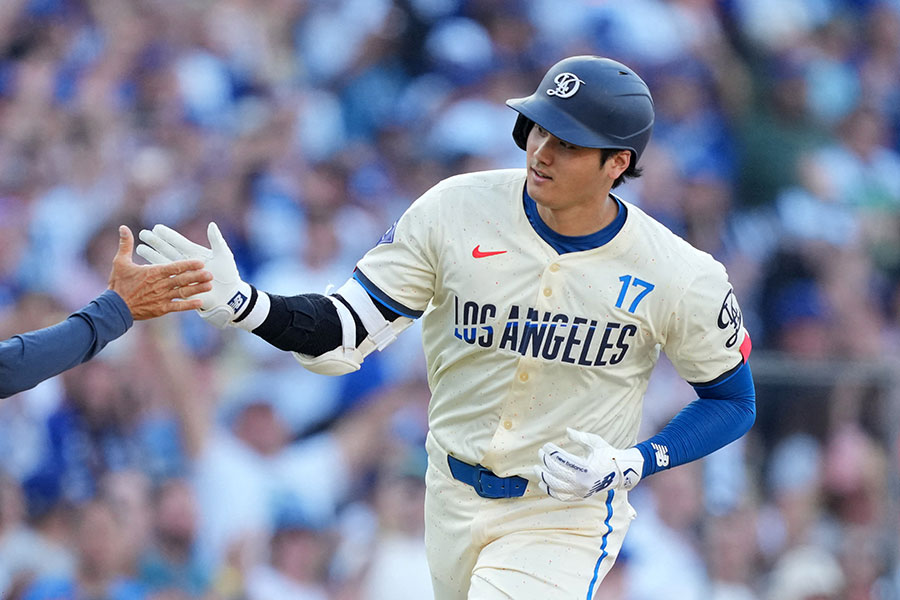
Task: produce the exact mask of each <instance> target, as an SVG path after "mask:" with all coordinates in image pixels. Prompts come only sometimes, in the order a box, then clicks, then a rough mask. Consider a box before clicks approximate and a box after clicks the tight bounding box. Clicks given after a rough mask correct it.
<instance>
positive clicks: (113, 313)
mask: <svg viewBox="0 0 900 600" xmlns="http://www.w3.org/2000/svg"><path fill="white" fill-rule="evenodd" d="M132 323H133V320H132V317H131V311H129V310H128V305H126V304H125V301H124V300H122V298H121V297H120V296H119V295H118V294H117V293H115V292H113V291H112V290H106V291H105V292H103V293H102V294H100V295H99V296H98V297H97V298H95V299H94V300H93V301H91V303H90V304H88V305H87V306H86V307H84V308H83V309H82V310H80V311H78V312H76V313H74V314H72V315H71V316H70V317H69V318H68V319H66V320H65V321H62V322H61V323H57V324H56V325H53V326H51V327H47V328H45V329H39V330H37V331H30V332H28V333H23V334H21V335H14V336H12V337H11V338H9V339H8V340H4V341H2V342H0V398H6V397H8V396H12V395H13V394H17V393H19V392H21V391H24V390H27V389H30V388H32V387H34V386H36V385H37V384H38V383H40V382H41V381H43V380H45V379H47V378H50V377H53V376H54V375H58V374H59V373H62V372H63V371H65V370H67V369H70V368H72V367H74V366H75V365H78V364H81V363H83V362H84V361H86V360H89V359H90V358H91V357H93V356H94V355H95V354H97V353H98V352H99V351H100V350H102V349H103V347H104V346H106V344H108V343H109V342H110V341H112V340H114V339H116V338H117V337H119V336H121V335H122V334H123V333H125V332H126V331H128V328H129V327H131V325H132Z"/></svg>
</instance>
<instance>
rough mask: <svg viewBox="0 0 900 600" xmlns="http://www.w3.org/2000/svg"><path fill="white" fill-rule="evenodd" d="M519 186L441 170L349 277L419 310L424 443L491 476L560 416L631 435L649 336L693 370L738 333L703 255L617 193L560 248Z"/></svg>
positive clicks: (703, 372) (714, 362)
mask: <svg viewBox="0 0 900 600" xmlns="http://www.w3.org/2000/svg"><path fill="white" fill-rule="evenodd" d="M524 185H525V170H524V169H509V170H498V171H487V172H481V173H470V174H465V175H459V176H456V177H452V178H449V179H447V180H444V181H442V182H441V183H439V184H437V185H436V186H435V187H433V188H432V189H430V190H429V191H428V192H426V193H425V194H423V195H422V196H421V197H420V198H419V199H418V200H416V201H415V202H414V203H413V204H412V205H411V206H410V207H409V209H408V210H407V211H406V212H405V213H404V214H403V216H402V217H401V218H400V219H399V220H398V221H397V223H396V224H395V226H394V227H392V228H391V230H389V231H388V232H387V233H386V234H385V235H384V237H382V239H381V241H380V242H379V243H378V245H377V246H375V247H374V248H373V249H372V250H370V251H369V252H368V253H367V254H366V255H365V256H364V257H363V258H362V259H361V260H360V262H359V263H358V265H357V272H356V277H357V278H358V279H359V280H360V282H361V283H362V284H363V285H364V287H366V289H367V290H368V291H369V293H370V294H372V295H373V296H375V297H376V298H377V299H378V300H380V301H381V302H383V303H384V304H386V305H387V306H389V307H390V308H392V309H393V310H395V311H396V312H399V313H401V314H403V315H406V316H409V317H419V316H421V318H422V319H423V323H422V337H423V345H424V350H425V355H426V359H427V365H428V380H429V384H430V386H431V390H432V399H431V404H430V406H429V428H430V431H431V434H432V435H433V436H434V437H435V439H436V441H437V442H438V444H439V445H440V446H442V447H443V448H446V449H447V450H448V451H450V452H451V453H452V454H453V455H454V456H456V457H457V458H459V459H461V460H464V461H467V462H469V463H473V464H475V463H480V464H482V465H484V466H486V467H487V468H489V469H491V470H492V471H493V472H494V473H496V474H497V475H500V476H509V475H519V476H524V477H528V476H529V475H531V473H532V465H533V464H534V461H535V457H536V456H537V452H538V449H539V448H540V447H541V445H542V444H544V443H545V442H546V441H548V440H558V441H559V442H561V443H563V444H565V442H563V440H565V439H566V427H576V428H578V429H581V430H585V431H590V432H593V433H596V434H599V435H600V436H602V437H603V438H604V439H606V440H607V441H609V443H610V444H612V445H613V446H615V447H619V448H624V447H628V446H631V445H633V444H634V443H635V442H636V435H637V432H638V427H639V425H640V418H641V411H642V402H643V395H644V391H645V390H646V387H647V383H648V380H649V377H650V374H651V371H652V370H653V367H654V365H655V364H656V362H657V359H658V356H659V351H660V350H663V351H665V352H666V354H667V356H668V357H669V359H670V360H671V362H672V363H673V365H674V366H675V368H676V369H677V370H678V372H679V374H680V375H681V376H682V377H683V378H684V379H685V380H687V381H688V382H690V383H705V382H709V381H712V380H715V379H716V378H717V377H718V376H720V375H722V374H723V373H725V372H727V371H729V370H730V369H732V368H734V367H735V366H736V365H738V364H740V363H741V362H742V355H741V347H742V345H743V344H744V342H745V339H746V340H747V343H749V337H747V334H746V331H745V330H744V328H743V324H742V319H741V312H740V308H739V305H738V303H737V301H736V299H735V297H734V293H733V291H732V288H731V286H730V284H729V282H728V278H727V274H726V272H725V269H724V267H723V266H722V265H721V264H719V263H718V262H716V261H715V260H714V259H713V258H712V257H711V256H710V255H709V254H706V253H704V252H701V251H699V250H697V249H695V248H693V247H692V246H690V245H689V244H688V243H687V242H685V241H684V240H682V239H681V238H679V237H678V236H676V235H675V234H673V233H672V232H670V231H669V230H668V229H666V228H665V227H664V226H662V225H661V224H660V223H658V222H657V221H655V220H654V219H652V218H651V217H649V216H648V215H647V214H645V213H644V212H643V211H641V210H640V209H639V208H637V207H636V206H633V205H631V204H627V203H623V204H624V205H625V206H626V208H627V219H626V221H625V224H624V226H623V227H622V229H621V230H620V231H619V233H618V234H617V235H616V236H615V237H614V238H613V239H612V240H611V241H609V242H608V243H606V244H605V245H603V246H600V247H598V248H593V249H591V250H586V251H581V252H571V253H566V254H562V255H560V254H558V253H557V252H556V251H555V250H554V249H553V248H552V247H551V246H550V245H548V244H547V243H546V242H545V241H544V240H543V239H542V238H541V237H540V236H539V235H538V234H537V232H536V231H535V230H534V228H533V227H532V226H531V224H530V223H529V221H528V219H527V217H526V214H525V211H524V209H523V190H524ZM573 450H574V448H573Z"/></svg>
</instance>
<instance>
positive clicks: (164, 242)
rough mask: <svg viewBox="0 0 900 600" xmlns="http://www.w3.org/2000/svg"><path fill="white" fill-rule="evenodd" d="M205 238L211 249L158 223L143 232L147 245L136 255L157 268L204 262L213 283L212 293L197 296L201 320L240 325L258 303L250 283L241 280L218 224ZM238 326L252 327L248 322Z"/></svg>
mask: <svg viewBox="0 0 900 600" xmlns="http://www.w3.org/2000/svg"><path fill="white" fill-rule="evenodd" d="M206 236H207V239H208V240H209V246H210V247H209V248H206V247H205V246H201V245H200V244H195V243H194V242H192V241H190V240H189V239H187V238H186V237H184V236H183V235H181V234H180V233H178V232H177V231H175V230H174V229H172V228H170V227H166V226H165V225H162V224H157V225H155V226H154V227H153V230H152V231H150V230H147V229H144V230H142V231H141V232H140V234H139V237H140V238H141V241H143V242H144V243H143V244H141V245H140V246H138V248H137V253H138V254H139V255H140V256H142V257H144V258H145V259H147V261H149V262H150V263H152V264H155V265H165V264H167V263H170V262H171V261H175V260H182V259H186V258H190V259H197V260H199V261H201V262H202V263H203V264H204V265H205V268H206V270H207V271H209V272H210V273H212V276H213V281H212V288H211V290H212V291H210V292H209V293H206V294H203V295H201V296H199V297H198V298H199V299H200V300H201V304H200V306H198V307H197V308H199V309H200V310H199V313H200V316H201V317H203V318H204V319H206V320H207V321H208V322H210V323H212V324H213V325H215V326H216V327H219V328H222V327H225V326H227V325H229V324H232V323H234V324H237V323H239V322H241V321H242V319H243V318H244V317H245V316H246V313H248V312H249V311H250V310H251V309H252V307H253V304H254V302H255V301H254V300H252V299H251V296H252V288H251V287H250V284H249V283H246V282H245V281H243V280H241V276H240V274H239V273H238V269H237V265H236V263H235V261H234V255H233V254H232V252H231V249H230V248H229V247H228V244H227V243H226V242H225V238H224V237H223V236H222V232H221V231H219V227H218V226H217V225H216V224H215V223H210V224H209V226H208V227H207V230H206ZM239 326H242V327H249V325H247V323H246V322H245V323H243V324H242V325H239Z"/></svg>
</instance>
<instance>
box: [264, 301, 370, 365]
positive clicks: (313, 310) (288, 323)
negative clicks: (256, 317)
mask: <svg viewBox="0 0 900 600" xmlns="http://www.w3.org/2000/svg"><path fill="white" fill-rule="evenodd" d="M268 296H269V300H270V307H269V313H268V315H267V316H266V318H265V320H264V321H263V322H262V324H261V325H260V326H259V327H257V328H256V329H254V330H253V333H254V334H256V335H258V336H259V337H261V338H262V339H264V340H266V341H267V342H269V343H270V344H272V345H273V346H275V347H276V348H278V349H279V350H285V351H287V352H299V353H301V354H307V355H309V356H320V355H322V354H324V353H325V352H328V351H329V350H332V349H334V348H336V347H337V346H339V345H340V344H341V321H340V318H339V317H338V314H337V310H335V307H334V304H332V302H331V301H330V300H329V299H328V298H326V297H325V296H323V295H321V294H301V295H299V296H278V295H276V294H269V295H268ZM364 335H365V332H364V331H363V336H364ZM358 341H361V339H360V340H358Z"/></svg>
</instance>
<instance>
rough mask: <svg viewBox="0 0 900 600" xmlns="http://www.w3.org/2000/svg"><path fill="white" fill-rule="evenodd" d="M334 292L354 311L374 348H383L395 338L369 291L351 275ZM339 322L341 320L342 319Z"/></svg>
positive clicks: (394, 333)
mask: <svg viewBox="0 0 900 600" xmlns="http://www.w3.org/2000/svg"><path fill="white" fill-rule="evenodd" d="M336 293H338V294H340V295H341V297H342V298H343V299H344V300H346V301H347V303H348V304H349V305H350V306H352V307H353V310H355V311H356V314H357V315H358V316H359V320H360V321H362V324H363V327H365V329H366V333H367V334H368V336H369V339H371V340H372V343H374V344H375V348H377V349H378V350H379V351H380V350H383V349H384V348H385V347H386V346H387V345H388V344H390V343H391V342H393V341H394V340H396V339H397V333H396V332H395V331H394V328H393V327H391V324H390V322H389V321H388V320H387V319H385V318H384V315H382V314H381V311H379V310H378V307H377V306H375V303H374V302H372V297H371V296H370V295H369V292H367V291H366V290H365V288H363V286H361V285H360V284H359V282H358V281H356V280H355V279H353V278H352V277H351V278H350V279H348V280H347V282H346V283H345V284H344V285H342V286H341V287H340V288H338V290H337V292H336ZM338 304H340V302H338ZM341 322H343V319H342V321H341Z"/></svg>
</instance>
